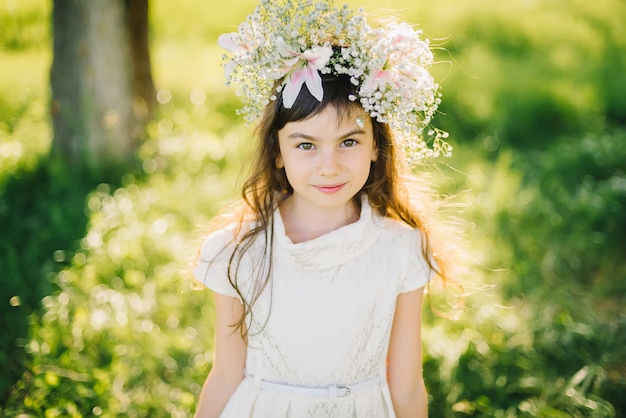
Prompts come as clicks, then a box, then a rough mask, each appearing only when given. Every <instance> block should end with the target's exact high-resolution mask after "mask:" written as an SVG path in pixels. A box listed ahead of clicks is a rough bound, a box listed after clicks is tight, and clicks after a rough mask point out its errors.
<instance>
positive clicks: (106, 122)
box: [50, 0, 154, 177]
mask: <svg viewBox="0 0 626 418" xmlns="http://www.w3.org/2000/svg"><path fill="white" fill-rule="evenodd" d="M147 9H148V0H107V1H93V0H53V39H54V44H53V54H54V58H53V62H52V68H51V71H50V84H51V88H52V101H51V116H52V122H53V129H54V140H53V147H52V153H53V155H55V156H57V157H60V158H61V160H63V161H65V162H66V163H68V164H69V166H70V167H73V168H76V169H79V170H85V171H87V172H89V173H91V174H93V175H96V176H98V177H102V176H107V177H108V176H114V177H115V176H117V175H119V174H121V173H123V172H124V171H126V170H128V168H129V167H128V166H129V164H133V162H134V161H135V151H136V149H137V146H138V141H139V137H140V136H141V132H142V129H141V123H142V122H144V121H145V119H146V118H147V117H149V115H150V114H151V108H152V106H153V103H154V99H153V97H154V93H153V91H154V88H153V85H152V76H151V71H150V60H149V53H148V42H147V29H148V25H147V19H148V13H147ZM137 97H139V99H137Z"/></svg>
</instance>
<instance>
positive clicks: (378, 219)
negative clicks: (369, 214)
mask: <svg viewBox="0 0 626 418" xmlns="http://www.w3.org/2000/svg"><path fill="white" fill-rule="evenodd" d="M373 217H374V224H375V225H376V226H377V227H378V228H379V229H380V230H381V231H380V235H381V238H382V239H383V240H392V241H397V242H398V243H404V244H409V243H413V244H415V243H421V241H422V231H421V230H420V229H419V228H415V227H412V226H410V225H407V224H406V223H404V222H402V221H400V220H398V219H393V218H389V217H386V216H380V215H374V216H373Z"/></svg>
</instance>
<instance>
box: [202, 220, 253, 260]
mask: <svg viewBox="0 0 626 418" xmlns="http://www.w3.org/2000/svg"><path fill="white" fill-rule="evenodd" d="M250 228H251V223H249V222H247V223H246V222H243V223H242V222H239V221H235V220H233V221H231V222H225V223H222V224H221V225H220V226H219V227H218V228H215V229H213V230H211V231H210V232H209V233H208V234H207V235H206V236H205V237H204V239H203V242H202V246H201V248H200V259H201V260H202V261H214V259H215V258H218V257H220V255H221V254H222V253H227V254H228V255H230V254H231V253H232V250H234V248H235V247H236V245H237V242H239V241H240V240H241V238H242V237H243V236H244V235H245V233H246V232H247V231H249V230H250ZM229 250H230V251H229Z"/></svg>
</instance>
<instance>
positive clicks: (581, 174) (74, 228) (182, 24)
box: [0, 0, 626, 417]
mask: <svg viewBox="0 0 626 418" xmlns="http://www.w3.org/2000/svg"><path fill="white" fill-rule="evenodd" d="M350 3H352V4H357V5H362V6H363V7H365V9H366V10H373V9H375V8H378V7H384V8H389V9H394V10H396V12H395V13H396V14H397V15H399V16H401V17H402V18H403V19H406V20H408V21H410V22H413V23H416V24H417V25H418V26H420V27H421V28H422V29H423V30H424V33H425V34H426V35H427V36H428V37H429V38H431V39H433V44H434V45H435V46H436V55H437V58H438V63H437V64H436V65H435V66H434V68H433V71H434V73H435V76H436V79H437V80H440V83H441V86H442V93H443V104H442V106H441V108H440V113H441V114H440V115H438V116H437V118H436V124H437V125H438V126H439V127H441V128H443V129H445V130H447V131H448V132H450V138H451V142H452V144H453V146H454V148H455V150H454V155H453V157H451V158H450V159H443V160H440V161H438V162H431V163H429V164H428V165H427V167H425V169H424V170H423V171H426V172H428V175H429V176H431V177H432V179H433V182H435V184H436V187H437V188H438V190H440V192H441V193H442V196H443V197H445V198H447V199H451V201H452V202H453V203H454V207H456V208H458V209H457V210H456V212H455V216H458V217H460V219H461V225H463V229H464V232H465V234H466V236H467V238H466V242H467V243H468V256H469V257H470V258H471V259H472V260H473V261H474V263H475V264H476V269H475V271H474V272H473V274H472V276H471V277H469V278H468V279H467V281H466V282H464V283H463V289H464V290H463V292H465V293H466V297H465V304H464V306H463V309H462V310H461V311H454V312H452V311H451V310H450V311H448V312H450V313H454V316H455V318H446V317H445V316H446V315H439V314H438V313H445V312H446V310H447V308H448V307H447V302H448V301H449V300H450V294H452V296H458V290H457V289H456V288H455V289H436V291H433V297H432V299H431V305H428V306H427V307H426V311H425V314H426V323H425V324H424V372H425V379H426V385H427V387H428V391H429V396H430V414H431V416H433V417H465V416H473V417H621V416H626V400H625V399H624V397H623V394H624V393H626V312H624V310H623V308H622V307H623V304H624V302H625V301H626V262H625V258H626V81H625V80H624V76H623V73H624V70H625V69H626V31H624V30H623V29H624V23H623V22H625V21H626V4H624V3H623V2H621V1H620V0H605V1H603V2H586V1H582V0H572V1H570V2H567V4H565V3H563V2H559V1H556V0H548V1H544V2H528V1H523V0H511V1H508V2H499V3H496V2H490V1H487V0H442V1H439V2H431V3H428V4H427V3H423V4H412V5H407V4H406V3H407V2H401V1H391V0H387V1H371V0H370V1H365V0H364V1H361V2H358V3H357V2H350ZM255 4H256V2H254V1H252V0H245V1H238V2H236V3H235V2H233V3H232V4H231V5H221V4H220V12H219V13H215V11H214V10H213V9H214V6H215V5H213V4H209V3H201V2H196V1H193V0H181V1H177V2H171V1H166V0H153V1H152V2H151V3H150V7H151V16H150V19H151V52H152V60H153V74H154V77H155V84H156V87H157V90H158V95H157V97H158V101H159V108H158V111H157V115H156V116H155V118H154V120H152V121H151V122H150V123H149V124H148V126H147V137H146V139H145V141H144V142H143V143H142V145H141V148H140V150H139V157H140V159H141V161H142V169H141V170H139V171H132V172H128V173H127V174H125V175H124V176H123V177H122V178H120V179H119V182H118V183H116V184H105V183H98V182H95V183H93V182H88V181H84V179H79V178H75V177H73V176H71V175H68V174H67V173H63V172H59V171H58V170H57V171H55V170H49V169H45V161H46V155H47V152H48V150H49V147H50V142H51V136H52V133H51V126H50V122H49V119H48V100H49V86H48V77H49V76H48V71H49V66H50V62H51V45H50V42H51V39H50V12H51V10H50V8H51V2H49V1H44V0H20V1H19V2H18V1H17V0H5V1H4V2H3V3H2V4H0V63H2V66H1V67H2V70H1V71H0V271H1V272H2V273H0V288H2V290H1V291H0V295H1V297H0V323H1V324H2V327H3V334H4V336H3V338H2V341H0V367H1V369H2V373H1V376H0V396H1V398H0V414H1V415H3V416H11V417H13V416H22V417H27V416H32V417H56V416H64V417H65V416H69V417H83V416H102V417H109V416H130V417H144V416H150V417H153V416H154V417H159V416H175V417H184V416H190V415H191V414H192V413H193V411H194V408H195V401H196V398H197V395H198V393H199V391H200V387H201V385H202V383H203V381H204V378H205V377H206V375H207V373H208V371H209V369H210V367H211V361H212V333H213V329H212V317H213V307H212V303H211V295H210V293H209V292H208V291H207V290H204V289H201V288H199V287H198V285H196V284H195V283H194V281H193V280H192V279H191V277H190V274H189V269H190V266H191V265H192V263H193V260H194V257H195V256H196V253H197V249H198V246H199V244H200V242H201V239H202V227H203V225H206V223H207V222H208V221H209V220H210V219H211V217H212V216H213V215H215V214H216V213H217V212H218V211H219V210H220V208H221V207H222V205H223V204H224V203H226V202H229V201H230V200H231V199H232V198H233V197H235V196H236V189H237V185H238V184H239V181H240V178H239V177H238V174H239V171H240V168H241V166H242V165H243V164H245V161H246V160H245V155H246V152H247V150H248V148H247V142H248V139H249V136H250V132H251V128H250V127H249V126H245V125H243V124H242V122H241V121H240V120H239V119H238V118H237V116H236V114H235V111H236V109H237V108H238V107H239V102H238V100H237V98H236V97H235V95H234V93H233V91H231V90H230V89H228V88H227V87H226V86H224V83H223V76H222V68H221V58H220V57H221V52H220V50H219V48H218V47H217V44H216V38H217V36H218V35H219V34H220V33H223V32H226V31H232V30H234V28H235V26H236V25H237V24H238V23H239V22H241V21H242V20H243V19H244V17H245V16H246V15H247V14H248V13H249V12H250V11H251V10H252V9H253V7H254V5H255ZM434 290H435V289H434ZM439 296H441V298H440V297H439Z"/></svg>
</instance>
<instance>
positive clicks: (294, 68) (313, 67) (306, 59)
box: [281, 46, 333, 109]
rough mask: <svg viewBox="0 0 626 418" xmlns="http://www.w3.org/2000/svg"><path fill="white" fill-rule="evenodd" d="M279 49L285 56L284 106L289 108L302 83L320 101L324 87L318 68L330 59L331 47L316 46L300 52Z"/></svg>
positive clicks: (285, 48) (296, 96)
mask: <svg viewBox="0 0 626 418" xmlns="http://www.w3.org/2000/svg"><path fill="white" fill-rule="evenodd" d="M281 49H282V55H283V56H286V57H287V59H286V60H284V61H283V63H284V64H285V67H284V68H283V72H284V73H285V74H286V75H285V83H284V88H283V105H284V106H285V108H286V109H291V107H292V106H293V104H294V103H295V101H296V99H297V98H298V94H300V90H301V89H302V85H303V84H306V87H307V88H308V89H309V92H310V93H311V95H312V96H313V97H315V98H316V99H317V100H318V101H320V102H321V101H322V99H323V98H324V89H323V87H322V78H321V77H320V74H319V72H318V70H321V69H322V68H324V67H325V66H326V64H327V63H328V61H329V60H330V57H331V56H332V55H333V50H332V48H330V47H325V46H317V47H315V48H311V49H307V50H306V51H304V52H302V53H298V52H296V51H293V50H291V49H289V48H287V47H283V48H281Z"/></svg>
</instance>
